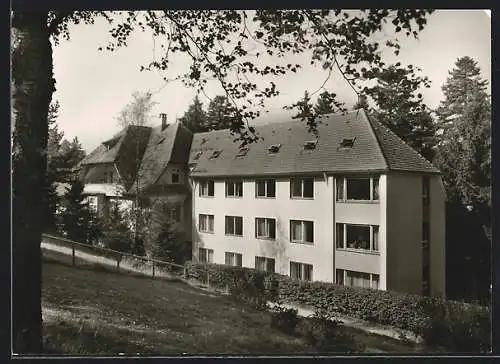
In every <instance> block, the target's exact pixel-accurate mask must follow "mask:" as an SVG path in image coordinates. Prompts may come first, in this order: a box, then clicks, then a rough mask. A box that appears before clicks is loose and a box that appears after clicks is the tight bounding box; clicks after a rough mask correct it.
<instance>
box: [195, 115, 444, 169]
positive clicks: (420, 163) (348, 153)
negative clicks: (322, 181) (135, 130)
mask: <svg viewBox="0 0 500 364" xmlns="http://www.w3.org/2000/svg"><path fill="white" fill-rule="evenodd" d="M255 128H256V131H257V133H259V135H260V136H261V137H262V140H259V141H258V142H257V143H254V144H251V145H249V149H248V152H247V153H246V155H244V156H242V157H237V156H236V155H237V154H238V151H239V146H238V143H234V142H233V140H234V139H235V137H234V136H232V135H231V134H230V132H229V130H227V129H225V130H219V131H213V132H207V133H197V134H194V137H193V143H192V146H191V153H190V158H189V162H190V164H191V165H193V166H194V168H193V169H192V172H191V175H192V176H193V177H203V176H232V175H234V176H251V175H253V176H265V175H270V176H271V175H279V174H302V173H321V172H340V173H344V172H345V173H348V172H361V171H366V172H369V171H373V172H375V171H387V170H407V171H418V172H431V173H436V172H439V171H438V170H437V169H435V168H434V167H433V166H432V165H431V164H430V163H428V162H427V161H425V160H424V159H423V157H420V156H419V155H418V153H416V152H415V151H413V150H412V149H411V148H410V147H409V146H408V145H406V144H405V143H404V142H403V141H402V140H401V139H399V138H398V137H396V136H395V135H394V134H392V133H390V132H388V131H387V130H386V129H385V128H383V127H381V126H379V125H378V124H377V123H376V122H375V121H372V120H369V119H368V117H367V116H366V114H365V112H364V111H363V110H359V111H354V112H350V113H347V114H346V115H337V114H331V115H328V117H324V118H323V119H322V120H321V122H320V123H319V125H318V132H319V133H318V140H317V143H316V144H315V146H314V148H312V149H308V148H304V143H306V142H307V141H312V140H314V139H315V135H314V134H312V133H309V132H308V131H307V127H306V125H305V124H304V123H303V122H301V121H298V120H293V119H289V120H287V121H285V122H278V123H270V124H266V125H258V126H255ZM352 141H354V143H353V144H352V147H342V144H343V142H344V144H346V145H349V144H350V142H352ZM274 144H280V146H279V150H278V152H277V153H275V154H271V153H269V152H268V147H269V146H271V145H274ZM394 144H395V145H394ZM408 149H410V150H408ZM215 150H219V151H220V155H219V156H218V157H216V158H210V157H211V156H212V153H213V151H215ZM200 152H201V153H200Z"/></svg>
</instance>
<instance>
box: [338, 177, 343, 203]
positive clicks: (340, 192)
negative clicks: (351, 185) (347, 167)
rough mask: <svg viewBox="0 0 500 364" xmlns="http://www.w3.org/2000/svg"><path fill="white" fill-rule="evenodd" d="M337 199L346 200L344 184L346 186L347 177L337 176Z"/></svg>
mask: <svg viewBox="0 0 500 364" xmlns="http://www.w3.org/2000/svg"><path fill="white" fill-rule="evenodd" d="M336 185H337V201H344V200H345V197H344V196H345V194H344V186H345V178H343V177H341V178H337V183H336Z"/></svg>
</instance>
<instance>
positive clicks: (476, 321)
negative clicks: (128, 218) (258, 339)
mask: <svg viewBox="0 0 500 364" xmlns="http://www.w3.org/2000/svg"><path fill="white" fill-rule="evenodd" d="M187 268H188V269H187V271H188V278H194V279H198V280H200V281H205V280H206V276H207V273H208V274H209V276H210V285H211V286H215V287H217V286H219V287H220V288H227V287H233V292H236V291H238V289H237V288H236V287H238V286H239V285H241V284H251V285H252V284H254V283H248V282H252V280H251V279H249V278H248V277H251V276H253V275H262V274H263V273H261V272H257V271H255V270H254V269H250V268H241V267H230V266H226V265H219V264H199V263H190V264H189V266H188V267H187ZM235 272H239V273H238V274H236V273H235ZM238 280H243V281H247V283H238ZM259 282H260V281H259ZM263 283H264V284H263V287H262V286H259V287H253V289H254V290H255V291H254V293H251V294H257V295H259V297H260V298H259V299H260V300H266V299H267V300H271V301H274V302H278V301H283V302H288V303H298V304H305V305H308V306H311V307H314V308H317V309H323V310H325V312H327V313H328V314H329V315H333V314H340V315H346V316H350V317H355V318H360V319H363V320H366V321H369V322H373V323H377V324H381V325H388V326H392V327H395V328H397V329H401V330H408V331H411V332H413V333H414V334H415V335H421V336H423V338H424V340H426V342H427V343H429V344H431V345H432V344H436V345H438V344H439V343H442V345H444V346H446V347H447V348H450V349H452V348H459V349H457V350H466V349H467V350H471V351H475V352H477V351H482V350H485V348H486V349H487V348H489V345H490V338H489V332H490V322H489V320H490V319H489V318H490V309H489V308H488V307H483V306H478V305H471V304H465V303H460V302H453V301H446V300H443V299H439V298H433V299H430V298H428V297H424V296H419V295H415V294H406V293H400V292H391V291H382V290H373V289H365V288H356V287H347V286H340V285H336V284H333V283H326V282H304V281H297V280H293V279H291V278H290V277H288V276H284V275H280V274H264V276H263ZM259 284H260V283H259ZM250 291H251V290H248V291H247V292H248V294H250ZM440 310H441V311H440ZM439 320H441V322H439ZM453 337H454V338H453ZM426 338H427V339H426ZM462 340H466V341H467V340H468V343H467V344H466V345H465V344H464V345H463V344H461V342H462ZM472 349H473V350H472Z"/></svg>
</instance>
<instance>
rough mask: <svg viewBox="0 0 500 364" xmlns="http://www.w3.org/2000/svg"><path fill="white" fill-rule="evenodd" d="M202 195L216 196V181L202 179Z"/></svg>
mask: <svg viewBox="0 0 500 364" xmlns="http://www.w3.org/2000/svg"><path fill="white" fill-rule="evenodd" d="M200 197H214V181H212V180H209V181H200Z"/></svg>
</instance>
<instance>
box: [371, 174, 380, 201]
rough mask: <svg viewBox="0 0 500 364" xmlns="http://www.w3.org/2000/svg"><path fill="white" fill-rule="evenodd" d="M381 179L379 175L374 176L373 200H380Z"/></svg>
mask: <svg viewBox="0 0 500 364" xmlns="http://www.w3.org/2000/svg"><path fill="white" fill-rule="evenodd" d="M379 179H380V177H379V176H377V177H373V178H372V200H373V201H378V198H379V193H378V185H379V183H378V182H379Z"/></svg>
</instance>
